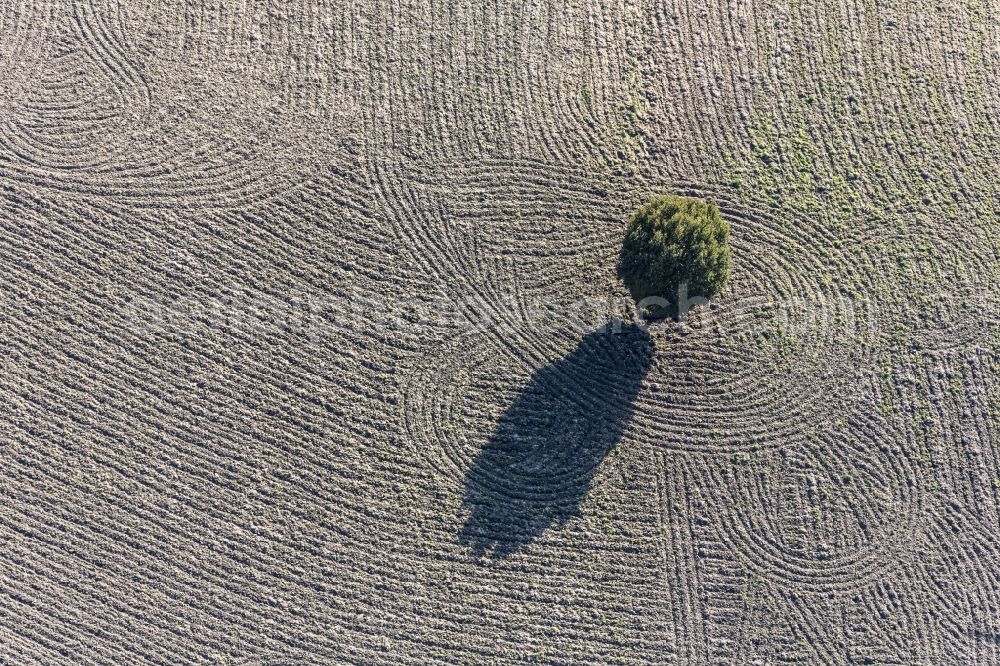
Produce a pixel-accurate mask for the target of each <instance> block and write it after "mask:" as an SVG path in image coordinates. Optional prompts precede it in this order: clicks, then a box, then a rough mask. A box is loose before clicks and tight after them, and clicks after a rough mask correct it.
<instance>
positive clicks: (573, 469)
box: [460, 326, 653, 557]
mask: <svg viewBox="0 0 1000 666" xmlns="http://www.w3.org/2000/svg"><path fill="white" fill-rule="evenodd" d="M652 358H653V343H652V340H651V339H650V337H649V335H648V333H646V332H645V331H643V330H642V329H640V328H639V327H637V326H629V327H626V328H624V329H623V330H622V332H621V333H620V334H618V335H614V334H612V333H611V331H610V330H608V329H602V330H599V331H595V332H592V333H590V334H588V335H587V336H585V337H584V338H583V339H582V340H581V341H580V343H579V345H578V346H577V347H576V349H574V350H573V351H572V352H571V353H570V354H569V355H567V356H566V357H564V358H562V359H560V360H558V361H555V362H553V363H551V364H549V365H547V366H545V367H543V368H541V369H539V370H538V371H536V372H535V374H534V375H533V376H532V377H531V380H530V382H529V383H528V385H527V386H526V387H525V388H524V390H523V391H521V392H520V393H519V394H518V396H517V398H516V399H515V400H514V402H513V403H512V404H511V406H510V407H509V408H508V409H507V411H506V412H504V414H503V416H501V418H500V420H499V421H498V422H497V426H496V428H495V430H494V432H493V435H492V436H491V437H490V439H489V441H488V442H487V443H486V445H485V446H484V447H483V449H482V450H481V451H480V452H479V454H478V455H477V456H476V458H475V459H474V460H473V461H472V464H471V465H470V467H469V469H468V471H467V472H466V475H465V495H464V499H463V506H464V508H465V509H466V510H467V511H468V512H469V514H468V518H467V520H466V522H465V524H464V526H463V528H462V531H461V534H460V541H461V542H462V543H463V544H466V545H469V546H470V547H471V548H472V549H473V551H474V552H475V553H476V555H484V554H491V555H493V556H495V557H504V556H506V555H508V554H510V553H512V552H514V551H516V550H519V549H521V548H523V547H524V546H526V545H527V544H529V543H531V542H532V541H533V540H534V539H536V538H537V537H538V536H539V535H541V534H542V533H543V532H544V531H545V530H546V529H548V528H549V527H550V526H551V525H553V524H554V523H555V524H561V523H563V522H565V521H566V519H568V518H569V517H571V516H573V515H576V514H577V513H578V512H579V507H580V503H581V502H582V501H583V499H584V498H585V497H586V495H587V492H588V491H589V489H590V486H591V482H592V480H593V477H594V474H595V473H596V472H597V469H598V467H599V466H600V464H601V462H602V461H603V460H604V458H605V456H607V454H608V453H609V452H610V451H611V450H612V449H613V448H614V447H615V445H616V444H617V443H618V439H619V438H620V437H621V434H622V431H623V430H624V428H625V426H626V425H627V424H628V420H629V417H630V416H631V414H632V410H633V402H634V400H635V397H636V395H637V394H638V392H639V387H640V385H641V384H642V380H643V377H645V375H646V372H647V371H648V370H649V366H650V363H651V361H652Z"/></svg>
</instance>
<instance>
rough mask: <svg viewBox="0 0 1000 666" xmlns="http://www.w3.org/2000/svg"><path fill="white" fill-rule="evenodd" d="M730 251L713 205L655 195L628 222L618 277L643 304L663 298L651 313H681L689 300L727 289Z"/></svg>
mask: <svg viewBox="0 0 1000 666" xmlns="http://www.w3.org/2000/svg"><path fill="white" fill-rule="evenodd" d="M731 260H732V251H731V250H730V248H729V223H728V222H726V221H725V220H724V219H722V214H721V213H720V212H719V207H718V206H717V205H715V204H714V203H712V202H708V201H702V200H701V199H693V198H689V197H677V196H658V197H655V198H653V199H652V200H651V201H650V202H649V203H648V204H646V205H645V206H643V207H642V208H640V209H639V210H638V211H637V212H636V214H635V215H634V216H633V217H632V220H631V221H630V222H629V225H628V229H627V230H626V232H625V242H624V244H623V245H622V251H621V256H620V257H619V260H618V276H619V277H620V278H621V279H622V281H623V282H624V283H625V286H626V287H628V289H629V291H630V292H631V294H632V298H634V299H635V301H636V303H638V304H640V305H642V304H643V303H642V302H643V300H644V299H647V298H650V297H657V298H661V299H664V300H665V301H666V304H665V305H664V306H662V307H653V308H650V311H651V312H657V311H659V313H662V314H672V315H674V316H676V315H678V314H680V312H681V311H683V310H685V309H686V302H685V299H687V301H688V302H690V300H691V299H696V298H704V299H709V298H711V297H712V296H714V295H716V294H717V293H718V292H719V291H720V290H722V288H723V287H724V286H725V285H726V280H727V279H728V278H729V265H730V262H731Z"/></svg>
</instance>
